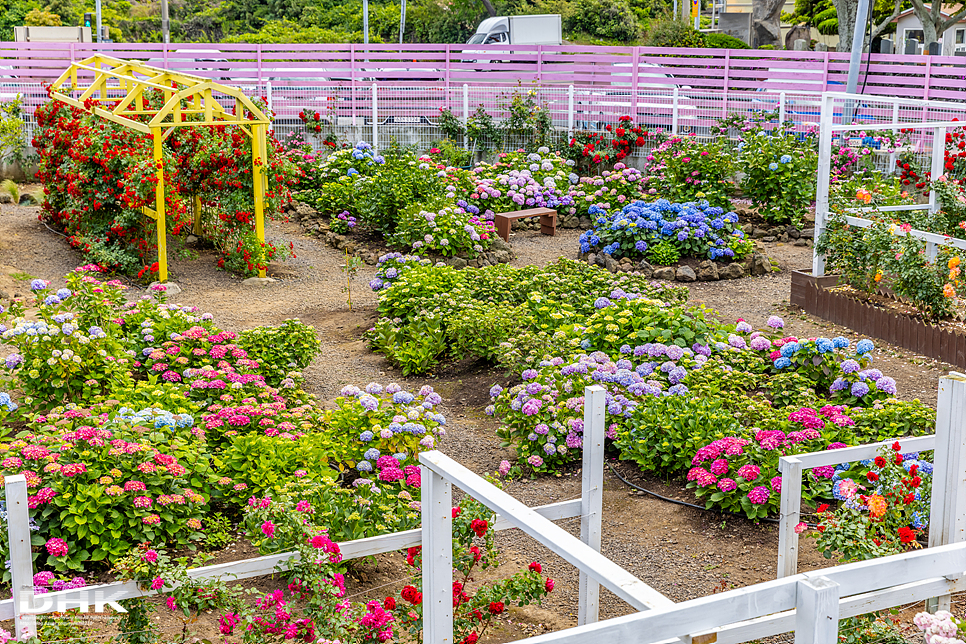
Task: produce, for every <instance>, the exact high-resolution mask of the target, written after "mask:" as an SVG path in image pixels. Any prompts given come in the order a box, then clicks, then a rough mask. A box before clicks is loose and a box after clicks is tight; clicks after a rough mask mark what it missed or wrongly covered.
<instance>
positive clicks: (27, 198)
mask: <svg viewBox="0 0 966 644" xmlns="http://www.w3.org/2000/svg"><path fill="white" fill-rule="evenodd" d="M20 205H21V206H35V205H37V200H36V199H35V198H34V196H33V195H32V194H29V193H28V194H24V195H20Z"/></svg>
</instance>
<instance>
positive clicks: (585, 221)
mask: <svg viewBox="0 0 966 644" xmlns="http://www.w3.org/2000/svg"><path fill="white" fill-rule="evenodd" d="M580 227H581V228H583V229H584V230H587V229H588V228H592V227H593V223H592V222H591V221H590V217H581V218H580Z"/></svg>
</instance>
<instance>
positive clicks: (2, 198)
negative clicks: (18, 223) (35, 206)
mask: <svg viewBox="0 0 966 644" xmlns="http://www.w3.org/2000/svg"><path fill="white" fill-rule="evenodd" d="M0 203H13V198H12V197H11V196H10V195H8V194H7V193H6V192H0Z"/></svg>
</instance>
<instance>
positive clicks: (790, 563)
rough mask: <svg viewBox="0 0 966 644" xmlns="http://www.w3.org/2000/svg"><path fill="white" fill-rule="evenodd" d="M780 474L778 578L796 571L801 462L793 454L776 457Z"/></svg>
mask: <svg viewBox="0 0 966 644" xmlns="http://www.w3.org/2000/svg"><path fill="white" fill-rule="evenodd" d="M778 471H780V472H781V475H782V491H781V523H780V524H779V527H778V578H779V579H781V578H782V577H791V576H792V575H794V574H795V573H796V572H798V534H797V533H796V532H795V526H796V525H798V522H799V521H800V516H799V513H800V511H801V507H802V462H801V461H800V460H799V459H797V458H795V457H794V456H783V457H781V458H780V459H778Z"/></svg>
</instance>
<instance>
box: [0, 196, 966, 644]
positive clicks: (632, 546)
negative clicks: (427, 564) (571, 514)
mask: <svg viewBox="0 0 966 644" xmlns="http://www.w3.org/2000/svg"><path fill="white" fill-rule="evenodd" d="M38 212H39V210H38V209H37V208H35V207H13V206H7V205H4V206H0V299H6V298H7V297H10V296H18V295H20V296H23V295H26V294H27V293H28V289H27V282H26V281H25V279H26V278H27V276H28V275H29V276H34V277H42V278H44V279H48V280H51V281H52V282H53V283H54V284H55V285H59V283H60V278H61V277H62V276H63V275H64V274H66V273H67V272H69V271H71V270H72V269H73V268H74V267H76V266H78V265H80V264H83V263H84V260H83V258H82V257H81V255H80V254H79V253H77V252H76V251H74V250H73V249H71V248H70V246H69V245H68V244H67V241H66V239H65V238H64V237H63V236H62V235H60V234H59V233H57V232H55V231H52V230H50V229H48V228H47V227H46V226H44V224H43V223H41V222H40V221H39V220H38ZM268 236H269V237H270V238H271V239H273V240H275V241H276V243H277V244H278V242H284V244H285V245H288V242H291V243H292V244H293V246H294V250H295V257H293V258H290V259H287V260H286V261H284V262H281V263H279V264H277V265H272V266H271V267H270V270H269V274H270V275H271V276H273V277H274V278H275V279H276V281H275V282H273V283H270V284H267V285H259V286H248V285H245V284H243V283H242V281H241V280H240V279H239V278H237V277H235V276H233V275H231V274H229V273H226V272H224V271H219V270H217V269H216V268H215V262H216V259H217V257H216V256H215V254H214V252H213V251H210V250H204V249H194V248H186V247H184V246H183V244H182V242H181V241H180V240H178V239H172V240H171V241H169V259H170V273H171V281H173V282H175V283H177V284H178V285H179V286H180V287H181V288H182V289H183V292H182V293H181V294H180V295H178V296H176V297H174V298H172V301H174V302H179V303H183V304H188V305H195V306H198V307H199V308H201V309H202V310H204V311H209V312H211V313H213V314H214V315H215V322H216V323H217V324H218V325H219V326H221V327H222V328H225V329H229V330H233V331H240V330H242V329H245V328H250V327H253V326H258V325H275V324H279V323H281V322H282V321H284V320H286V319H289V318H300V319H301V320H302V321H304V322H306V323H308V324H311V325H313V326H314V327H315V328H316V330H317V331H318V334H319V338H320V339H321V341H322V351H321V353H320V355H319V356H318V357H317V358H316V359H315V360H314V361H313V362H312V364H311V365H310V366H309V367H307V368H306V369H305V371H304V373H305V375H306V378H307V382H308V386H309V388H310V389H311V391H313V392H314V393H316V394H318V396H319V398H320V399H322V400H331V399H333V398H334V397H335V396H336V395H337V394H338V391H339V389H340V388H341V387H343V386H344V385H346V384H358V385H364V384H366V383H368V382H371V381H378V382H383V383H387V382H390V381H395V382H398V383H400V384H402V385H403V386H405V387H408V388H412V389H418V388H419V387H420V386H422V385H424V384H430V385H432V386H433V387H435V388H436V390H437V391H438V392H439V393H440V394H441V395H442V396H443V400H444V403H443V406H442V412H443V413H444V414H445V415H446V416H447V419H448V420H449V422H448V424H447V430H448V435H447V436H446V438H445V439H444V441H443V442H442V445H441V449H442V450H443V451H444V452H445V453H446V454H448V455H449V456H451V457H452V458H454V459H456V460H457V461H459V462H461V463H463V464H464V465H466V466H467V467H469V468H470V469H471V470H473V471H475V472H477V473H480V474H483V473H486V472H493V471H494V470H495V469H496V467H497V466H498V465H499V462H500V460H502V459H511V458H512V452H511V450H509V449H508V448H504V447H501V446H500V442H499V440H498V439H497V438H496V435H495V431H494V430H495V429H496V423H495V421H494V420H492V419H491V418H489V417H487V416H486V415H484V413H483V408H484V407H485V406H486V404H488V402H489V397H488V394H487V391H488V389H489V387H490V386H491V385H492V384H494V383H497V382H498V383H500V384H506V383H507V382H508V379H507V377H506V375H505V374H503V373H501V372H499V371H496V370H493V369H487V368H483V367H480V366H478V365H474V364H472V363H469V362H468V361H464V362H462V363H458V364H456V365H452V366H446V367H441V368H440V369H439V371H438V372H437V373H435V374H431V375H429V376H427V377H420V378H403V377H402V376H401V374H400V373H399V371H398V370H396V369H393V368H392V367H391V366H390V365H389V364H388V363H387V362H386V361H385V360H384V359H383V358H382V357H381V356H379V355H377V354H374V353H371V352H369V351H368V350H367V349H366V345H365V343H364V341H363V340H362V333H363V332H364V331H365V330H366V329H368V328H370V327H371V326H372V324H373V323H374V321H375V320H376V317H377V316H376V313H375V306H376V297H375V295H374V294H373V293H372V291H370V290H369V288H368V286H367V284H368V281H369V280H370V279H371V278H372V277H373V275H374V272H375V268H374V267H371V266H363V267H362V268H360V269H359V270H358V272H357V273H356V274H355V275H353V276H351V277H350V278H349V280H348V283H347V279H346V276H345V273H344V272H343V271H342V269H341V268H340V266H341V265H342V264H344V261H345V256H344V255H343V254H342V253H341V252H340V251H337V250H335V249H332V248H330V247H328V246H326V245H325V244H323V243H322V242H320V241H318V240H316V239H313V238H312V237H309V236H306V235H304V234H303V233H302V230H301V228H300V227H299V226H298V225H296V224H294V223H290V222H275V223H272V224H271V226H270V227H269V231H268ZM577 237H578V232H577V231H567V230H561V231H558V234H557V235H556V236H555V237H546V236H542V235H540V234H539V232H537V231H519V232H516V233H514V234H513V236H512V237H511V239H510V242H511V244H512V246H513V251H514V253H515V254H516V259H515V260H514V262H513V263H514V265H517V266H523V265H526V264H539V265H543V264H546V263H549V262H551V261H553V260H555V259H557V258H558V257H561V256H563V257H575V255H576V249H577ZM758 243H759V245H760V250H762V251H763V252H765V253H766V254H767V255H768V256H769V257H770V258H772V259H773V260H775V261H776V262H777V265H778V268H779V270H777V271H776V272H774V273H772V274H769V275H766V276H763V277H757V278H745V279H741V280H734V281H720V282H703V283H694V284H690V285H689V288H690V291H691V302H692V303H693V304H698V305H704V306H707V307H708V308H709V309H713V310H715V311H717V315H719V317H720V318H721V319H723V320H726V321H731V322H733V321H734V320H735V319H736V318H739V317H740V318H744V319H746V320H748V321H749V322H750V323H751V324H752V325H753V326H758V327H760V326H762V325H763V324H764V322H765V320H766V319H767V318H768V316H769V315H773V314H778V315H781V316H782V317H783V318H784V319H785V322H786V330H787V331H788V332H789V333H790V334H794V335H799V336H806V337H812V336H818V335H824V336H833V335H839V334H848V335H850V336H852V337H854V333H853V332H852V331H850V330H849V329H845V328H842V327H838V326H835V325H831V324H828V323H827V322H825V321H823V320H820V319H817V318H814V317H812V316H809V315H806V314H804V313H803V312H801V311H800V310H798V309H795V308H792V307H789V305H788V298H789V289H790V271H791V270H793V269H800V268H802V267H807V266H809V265H810V264H811V248H808V247H796V246H791V245H788V244H782V243H771V244H762V243H761V242H758ZM278 245H279V246H281V245H282V244H278ZM347 287H348V288H347ZM145 292H146V291H145V289H144V286H143V285H137V284H134V283H130V291H129V296H130V297H131V298H137V297H140V296H141V295H144V294H145ZM350 295H351V301H352V308H351V310H350V308H349V305H348V299H349V297H350ZM876 345H877V348H876V350H875V352H874V354H873V355H874V357H875V363H876V366H877V367H879V368H881V369H882V370H883V371H884V372H886V373H887V374H889V375H890V376H893V377H895V379H896V381H897V383H898V387H899V393H900V396H901V397H903V398H907V399H912V398H919V399H920V400H923V401H924V402H926V403H928V404H930V405H935V404H936V389H937V385H938V378H939V377H940V376H941V375H942V374H944V373H946V372H947V371H949V370H951V369H952V367H951V366H950V365H948V364H943V363H940V362H937V361H934V360H929V359H926V358H924V357H922V356H917V355H914V354H912V353H910V352H908V351H906V350H904V349H900V348H896V347H891V346H888V345H885V344H884V343H882V342H878V341H877V342H876ZM608 461H609V463H610V465H611V466H613V467H615V468H617V469H618V470H619V471H620V472H622V474H623V475H624V476H625V477H626V478H629V479H630V480H632V481H633V482H634V483H635V484H636V485H639V486H640V487H644V488H646V489H648V490H650V491H653V492H655V493H657V494H659V495H661V496H664V497H667V498H672V499H678V500H683V501H688V502H693V501H694V497H693V496H692V495H691V494H690V492H689V491H688V490H686V489H685V488H684V485H683V482H682V481H680V480H661V479H656V478H654V477H645V476H642V475H640V474H639V473H637V472H635V470H634V469H633V468H631V467H629V466H627V465H626V464H620V463H619V462H616V461H614V460H613V456H609V457H608ZM505 489H506V491H507V492H508V493H510V494H512V495H513V496H515V497H517V498H518V499H520V500H522V501H524V502H525V503H527V504H528V505H530V506H536V505H541V504H545V503H553V502H557V501H565V500H569V499H574V498H578V497H579V496H580V470H579V468H576V467H574V468H571V469H570V470H568V471H566V472H562V473H560V474H559V475H557V476H549V477H542V478H538V479H535V480H530V479H518V480H513V481H510V482H508V483H507V484H506V486H505ZM558 525H560V526H561V527H563V528H565V529H566V530H568V531H569V532H570V533H571V534H574V535H579V533H580V520H579V518H574V519H570V520H565V521H560V522H559V523H558ZM497 545H498V547H499V549H500V550H501V553H502V559H501V561H502V563H501V565H500V566H499V567H498V568H497V569H495V570H492V569H491V570H489V571H486V572H485V573H484V574H483V575H481V577H480V578H479V579H478V580H482V579H486V578H491V577H497V576H508V575H509V574H512V573H513V572H515V571H516V570H519V569H520V568H521V567H524V566H526V565H527V564H528V563H529V562H531V561H540V562H542V563H543V564H544V574H547V575H549V576H551V577H553V578H554V579H555V580H556V588H555V590H554V592H553V593H552V594H551V595H550V597H549V598H548V600H547V601H545V602H544V604H543V606H539V607H537V606H528V607H524V608H516V607H514V608H512V609H511V610H509V611H508V612H507V613H506V614H505V615H504V616H502V618H501V619H500V620H499V621H498V622H497V623H496V624H495V628H493V629H492V630H490V631H488V632H487V633H486V634H485V636H484V638H483V640H482V641H484V642H494V643H495V642H508V641H514V640H517V639H521V638H524V637H527V636H530V635H534V634H538V633H541V632H546V631H552V630H558V629H562V628H566V627H570V626H574V625H576V613H577V574H576V571H575V569H574V568H572V567H571V566H570V565H569V564H567V563H566V562H565V561H563V560H562V559H560V558H559V557H556V556H554V555H553V554H552V553H550V552H549V551H548V550H547V549H546V548H544V547H543V546H541V545H540V544H539V543H537V542H536V541H535V540H533V539H531V538H530V537H528V536H526V535H524V534H522V533H521V532H520V531H519V530H515V529H514V530H508V531H505V532H502V533H500V534H499V535H498V537H497ZM777 546H778V531H777V526H776V524H773V523H764V522H762V523H756V522H751V521H748V520H746V519H744V518H741V517H737V516H726V515H722V514H719V513H716V512H709V511H704V510H700V509H695V508H691V507H686V506H682V505H677V504H673V503H670V502H667V501H662V500H660V499H657V498H655V497H653V496H650V495H647V494H645V493H643V492H639V491H637V490H635V489H632V488H630V487H628V486H627V485H625V484H624V483H623V482H621V481H620V479H618V478H617V477H616V476H615V475H614V474H613V472H612V471H611V470H610V469H609V468H605V477H604V513H603V546H602V551H603V553H604V554H605V555H606V556H607V557H609V558H610V559H612V560H614V561H615V562H616V563H618V564H619V565H621V566H623V567H625V568H626V569H628V570H629V571H631V572H632V573H633V574H635V575H637V576H638V577H639V578H640V579H642V580H644V581H645V582H647V583H648V584H650V585H652V586H653V587H654V588H656V589H657V590H659V591H660V592H662V593H664V594H666V595H667V596H668V597H669V598H671V599H672V600H674V601H682V600H686V599H692V598H695V597H701V596H704V595H708V594H711V593H715V592H721V591H723V590H728V589H731V588H735V587H740V586H745V585H749V584H754V583H758V582H762V581H767V580H770V579H774V578H775V571H776V561H777ZM213 554H214V556H215V557H216V559H215V561H217V562H225V561H234V560H240V559H244V558H247V557H251V556H254V555H255V552H254V550H253V549H252V548H251V546H250V545H249V544H248V543H247V542H245V541H244V540H243V539H239V541H238V542H237V543H235V544H234V545H232V546H229V548H226V549H225V550H224V551H221V552H216V553H213ZM828 564H829V562H828V561H826V560H825V559H823V558H822V556H821V555H820V553H818V552H817V551H816V550H815V548H814V547H813V546H812V542H811V541H810V540H809V539H803V540H802V544H801V548H800V557H799V570H810V569H815V568H819V567H822V566H825V565H828ZM411 575H412V571H411V570H410V569H408V567H407V566H406V564H405V561H404V557H402V556H400V555H398V554H387V555H381V556H379V557H375V558H369V559H367V560H364V561H360V562H354V564H353V565H352V567H351V569H350V574H349V576H348V582H349V583H348V588H349V594H350V595H351V596H352V598H353V599H354V600H357V601H369V600H372V599H382V598H383V597H385V596H386V595H388V594H391V593H397V594H398V591H399V590H400V589H401V587H402V586H403V585H405V584H406V583H407V582H408V581H409V579H410V578H411ZM239 583H244V584H246V585H247V586H252V587H257V588H258V589H259V590H260V591H270V590H273V589H275V588H277V587H279V585H280V584H281V583H282V582H281V581H280V579H279V578H278V577H274V578H273V577H262V578H257V579H253V580H246V581H244V582H239ZM158 608H159V610H158V611H157V613H156V615H155V619H157V620H158V623H159V624H160V625H161V626H162V628H163V629H164V631H165V633H166V636H165V639H164V640H163V641H170V640H171V639H174V638H175V637H177V636H178V634H180V632H181V630H182V623H181V622H180V621H179V620H178V619H177V618H176V617H175V616H174V615H173V614H171V613H169V612H168V611H167V610H166V609H165V608H164V607H163V605H162V604H160V603H159V606H158ZM630 612H632V611H631V609H630V608H629V607H628V606H626V605H625V604H624V603H623V602H621V601H620V600H618V599H617V598H616V597H614V596H613V595H611V594H610V593H609V592H607V591H606V590H605V591H602V597H601V617H602V618H608V617H615V616H618V615H623V614H627V613H630ZM189 629H190V630H191V631H192V632H194V633H195V634H196V635H197V636H198V637H201V638H210V639H212V640H213V641H221V640H220V639H219V638H218V636H217V615H204V616H202V617H201V619H200V620H198V622H196V623H193V624H191V625H189ZM109 632H110V629H109V628H107V629H105V630H104V631H103V634H104V636H105V637H106V636H107V635H108V634H109Z"/></svg>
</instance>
